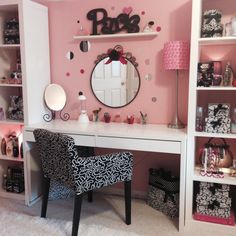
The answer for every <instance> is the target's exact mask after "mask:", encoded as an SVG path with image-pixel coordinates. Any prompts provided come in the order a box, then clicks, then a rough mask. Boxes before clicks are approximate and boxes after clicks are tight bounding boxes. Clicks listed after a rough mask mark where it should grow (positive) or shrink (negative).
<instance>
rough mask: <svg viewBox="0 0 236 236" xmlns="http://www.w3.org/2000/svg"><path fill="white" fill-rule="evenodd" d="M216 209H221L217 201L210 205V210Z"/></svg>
mask: <svg viewBox="0 0 236 236" xmlns="http://www.w3.org/2000/svg"><path fill="white" fill-rule="evenodd" d="M215 207H220V203H219V202H218V201H216V200H214V201H213V202H212V203H211V204H209V205H208V209H210V210H214V209H215Z"/></svg>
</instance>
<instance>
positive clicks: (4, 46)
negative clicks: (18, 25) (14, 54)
mask: <svg viewBox="0 0 236 236" xmlns="http://www.w3.org/2000/svg"><path fill="white" fill-rule="evenodd" d="M0 48H20V44H0Z"/></svg>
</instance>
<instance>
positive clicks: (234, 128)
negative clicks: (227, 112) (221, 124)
mask: <svg viewBox="0 0 236 236" xmlns="http://www.w3.org/2000/svg"><path fill="white" fill-rule="evenodd" d="M231 133H232V134H236V108H234V109H233V113H232V116H231Z"/></svg>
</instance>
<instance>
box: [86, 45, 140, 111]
mask: <svg viewBox="0 0 236 236" xmlns="http://www.w3.org/2000/svg"><path fill="white" fill-rule="evenodd" d="M137 66H138V63H137V62H136V59H135V58H134V57H133V56H132V54H131V53H124V52H123V48H122V47H121V46H120V45H117V46H115V47H114V48H113V49H109V50H108V51H107V53H106V54H102V55H99V56H98V57H97V60H96V61H95V67H94V69H93V71H92V74H91V81H90V82H91V88H92V91H93V94H94V95H95V97H96V98H97V99H98V101H99V102H101V103H102V104H104V105H106V106H108V107H112V108H118V107H123V106H126V105H128V104H129V103H130V102H132V101H133V100H134V98H135V97H136V96H137V94H138V91H139V88H140V75H139V72H138V70H137Z"/></svg>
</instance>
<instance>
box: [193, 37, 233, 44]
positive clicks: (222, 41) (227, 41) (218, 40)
mask: <svg viewBox="0 0 236 236" xmlns="http://www.w3.org/2000/svg"><path fill="white" fill-rule="evenodd" d="M198 42H199V45H202V46H203V45H227V44H236V36H230V37H219V38H200V39H199V40H198Z"/></svg>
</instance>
